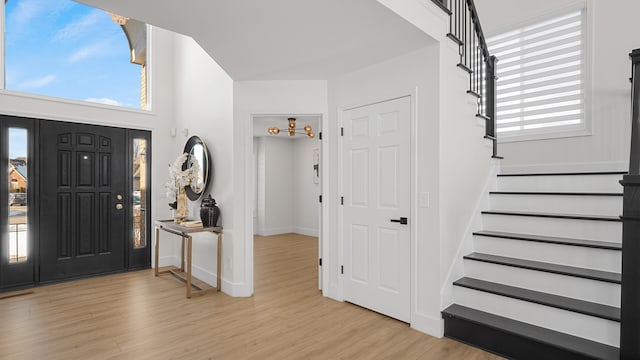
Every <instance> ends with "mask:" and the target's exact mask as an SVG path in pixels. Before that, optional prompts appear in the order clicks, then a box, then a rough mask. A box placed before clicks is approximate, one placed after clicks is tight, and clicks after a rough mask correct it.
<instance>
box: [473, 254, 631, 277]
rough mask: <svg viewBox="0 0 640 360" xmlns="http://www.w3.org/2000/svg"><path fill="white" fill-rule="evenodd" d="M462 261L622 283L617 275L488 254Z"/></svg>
mask: <svg viewBox="0 0 640 360" xmlns="http://www.w3.org/2000/svg"><path fill="white" fill-rule="evenodd" d="M464 259H467V260H475V261H482V262H487V263H492V264H498V265H505V266H514V267H519V268H523V269H529V270H536V271H544V272H549V273H554V274H560V275H567V276H574V277H580V278H585V279H591V280H597V281H604V282H609V283H614V284H620V283H621V281H622V275H621V274H619V273H613V272H608V271H601V270H592V269H585V268H579V267H574V266H567V265H558V264H552V263H545V262H541V261H533V260H524V259H516V258H511V257H506V256H498V255H490V254H483V253H476V252H474V253H471V254H469V255H465V256H464Z"/></svg>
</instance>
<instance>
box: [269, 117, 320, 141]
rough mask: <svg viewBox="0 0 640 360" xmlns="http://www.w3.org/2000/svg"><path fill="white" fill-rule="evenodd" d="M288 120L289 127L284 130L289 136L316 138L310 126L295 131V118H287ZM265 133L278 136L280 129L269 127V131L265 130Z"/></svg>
mask: <svg viewBox="0 0 640 360" xmlns="http://www.w3.org/2000/svg"><path fill="white" fill-rule="evenodd" d="M288 120H289V127H288V128H287V129H286V131H287V133H288V134H289V136H295V135H296V134H303V135H307V136H308V137H310V138H313V137H314V136H316V134H315V133H314V132H313V129H312V128H311V125H308V124H307V125H305V126H304V127H303V128H301V129H296V118H289V119H288ZM283 131H284V130H283ZM267 132H268V133H269V135H278V134H280V129H278V128H277V127H270V128H269V129H267Z"/></svg>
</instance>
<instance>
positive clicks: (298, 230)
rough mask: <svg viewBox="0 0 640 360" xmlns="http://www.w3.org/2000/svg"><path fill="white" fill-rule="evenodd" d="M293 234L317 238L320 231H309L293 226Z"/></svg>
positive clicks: (308, 229)
mask: <svg viewBox="0 0 640 360" xmlns="http://www.w3.org/2000/svg"><path fill="white" fill-rule="evenodd" d="M293 232H294V233H295V234H300V235H305V236H312V237H319V234H320V231H319V230H318V229H310V228H304V227H300V226H294V227H293Z"/></svg>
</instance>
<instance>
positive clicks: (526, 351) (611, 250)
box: [442, 172, 625, 359]
mask: <svg viewBox="0 0 640 360" xmlns="http://www.w3.org/2000/svg"><path fill="white" fill-rule="evenodd" d="M623 174H625V173H621V172H609V173H565V174H509V175H506V174H505V175H498V189H499V191H495V192H491V193H490V197H489V199H490V209H487V210H486V211H483V212H482V222H483V229H482V230H480V231H477V232H475V233H474V239H473V241H474V243H473V249H474V252H472V253H470V254H467V255H466V256H464V273H465V276H464V277H462V278H460V279H458V280H457V281H455V282H454V283H453V285H454V304H453V305H451V306H449V307H448V308H446V309H445V310H444V311H443V312H442V315H443V318H444V321H445V336H447V337H450V338H453V339H456V340H459V341H462V342H465V343H468V344H472V345H474V346H477V347H480V348H483V349H486V350H488V351H491V352H494V353H498V354H500V355H503V356H507V357H512V358H517V359H619V351H618V346H619V341H620V284H621V274H620V273H621V263H622V261H621V257H622V246H621V239H622V222H621V220H620V214H621V213H622V205H623V203H622V200H623V196H622V191H623V189H622V186H621V185H620V183H619V180H621V179H622V176H623Z"/></svg>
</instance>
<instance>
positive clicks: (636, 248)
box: [620, 49, 640, 359]
mask: <svg viewBox="0 0 640 360" xmlns="http://www.w3.org/2000/svg"><path fill="white" fill-rule="evenodd" d="M630 57H631V62H632V72H631V74H632V75H631V83H632V90H631V153H630V156H629V174H628V175H625V176H624V177H623V179H622V181H620V184H622V186H624V197H623V205H622V288H621V301H620V359H640V342H638V334H640V306H638V304H640V288H639V287H638V284H640V264H638V259H640V241H639V240H640V49H636V50H633V52H631V54H630Z"/></svg>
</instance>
